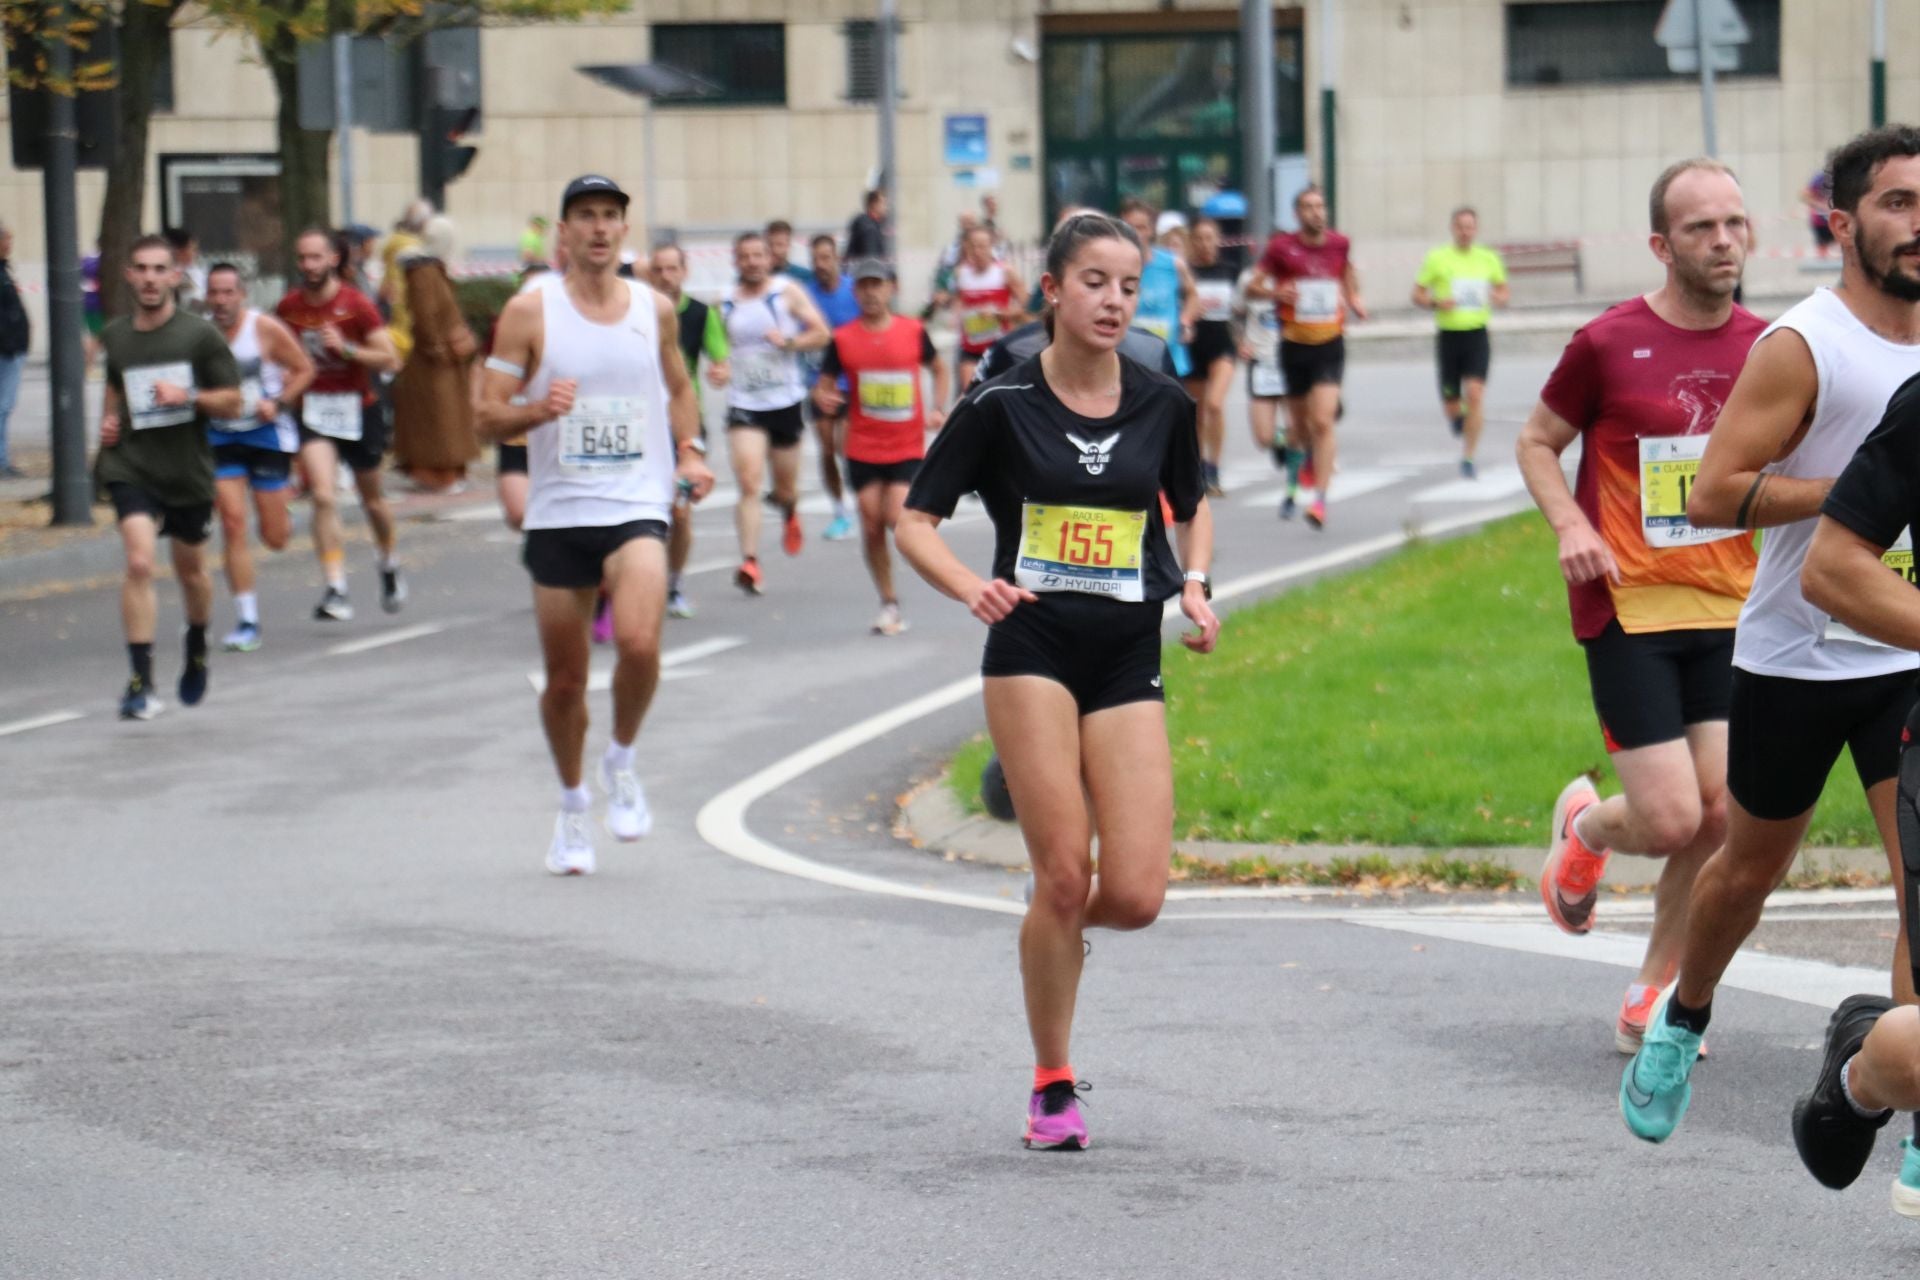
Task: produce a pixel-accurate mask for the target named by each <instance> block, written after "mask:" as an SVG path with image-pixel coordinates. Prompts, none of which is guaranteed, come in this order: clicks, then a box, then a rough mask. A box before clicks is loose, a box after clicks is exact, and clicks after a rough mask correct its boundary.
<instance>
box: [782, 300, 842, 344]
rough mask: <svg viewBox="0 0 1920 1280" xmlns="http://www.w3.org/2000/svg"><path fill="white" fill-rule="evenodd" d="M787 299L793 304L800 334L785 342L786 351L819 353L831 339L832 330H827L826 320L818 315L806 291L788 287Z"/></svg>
mask: <svg viewBox="0 0 1920 1280" xmlns="http://www.w3.org/2000/svg"><path fill="white" fill-rule="evenodd" d="M787 297H788V298H789V299H790V300H791V301H792V303H793V315H794V319H796V320H798V321H799V322H800V325H801V329H800V332H799V333H797V334H795V335H794V336H793V337H792V338H791V339H790V340H789V341H788V342H787V347H788V349H789V350H792V351H819V350H820V349H821V348H823V347H825V346H826V345H827V342H828V341H829V340H830V339H831V338H832V337H833V330H831V329H829V328H827V321H826V318H825V317H824V316H822V315H821V314H820V308H818V307H816V306H814V305H813V299H812V298H809V297H808V296H807V291H806V290H805V289H802V288H800V287H799V286H797V285H790V286H788V288H787Z"/></svg>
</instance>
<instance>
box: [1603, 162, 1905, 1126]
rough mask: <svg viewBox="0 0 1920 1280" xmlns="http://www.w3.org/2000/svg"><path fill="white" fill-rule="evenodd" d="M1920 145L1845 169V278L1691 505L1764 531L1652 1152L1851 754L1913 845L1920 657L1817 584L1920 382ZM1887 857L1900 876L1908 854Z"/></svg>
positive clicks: (1763, 360)
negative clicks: (1860, 457) (1848, 483)
mask: <svg viewBox="0 0 1920 1280" xmlns="http://www.w3.org/2000/svg"><path fill="white" fill-rule="evenodd" d="M1914 144H1915V135H1914V134H1913V132H1912V131H1911V130H1903V129H1887V130H1876V131H1874V132H1872V133H1868V134H1863V135H1862V136H1860V137H1858V138H1855V139H1854V140H1852V141H1851V142H1849V143H1847V144H1846V145H1845V146H1843V147H1841V148H1839V149H1838V150H1837V151H1835V152H1834V153H1833V155H1832V157H1831V158H1830V159H1829V161H1828V170H1829V172H1830V173H1831V175H1832V178H1833V213H1832V218H1831V223H1830V225H1831V226H1832V227H1833V229H1834V234H1835V237H1836V239H1837V240H1838V242H1839V244H1840V246H1841V260H1842V267H1841V276H1840V284H1839V287H1837V288H1833V289H1828V288H1822V289H1819V290H1816V291H1815V292H1814V294H1813V296H1811V297H1809V298H1808V299H1806V300H1805V301H1804V302H1801V303H1799V304H1798V305H1796V306H1795V307H1793V308H1792V309H1791V310H1790V311H1788V312H1787V313H1786V314H1785V315H1783V316H1782V317H1781V318H1780V319H1779V320H1778V321H1776V322H1775V323H1774V324H1773V325H1772V326H1771V327H1769V328H1768V329H1767V331H1766V332H1765V333H1763V334H1762V335H1761V336H1760V338H1759V340H1758V341H1757V342H1756V343H1755V344H1754V348H1753V354H1752V355H1751V356H1750V357H1749V358H1748V360H1747V363H1746V367H1745V369H1744V370H1742V372H1741V374H1740V378H1739V380H1738V381H1737V382H1736V383H1735V384H1734V388H1733V391H1732V393H1731V395H1730V397H1729V398H1728V400H1727V406H1726V408H1725V410H1724V411H1723V412H1722V413H1721V417H1720V425H1719V427H1718V429H1716V430H1715V431H1714V433H1713V435H1712V437H1711V439H1710V440H1709V441H1708V444H1707V449H1706V454H1705V456H1704V457H1703V458H1702V459H1701V463H1700V471H1699V478H1698V480H1697V482H1696V484H1695V486H1694V489H1693V492H1692V494H1691V497H1690V499H1689V501H1688V505H1687V516H1688V518H1689V520H1691V521H1692V523H1693V524H1695V525H1697V526H1710V527H1717V528H1741V529H1765V530H1766V531H1767V532H1766V536H1765V538H1764V540H1763V542H1762V546H1761V551H1760V567H1759V570H1758V572H1757V574H1756V576H1755V578H1754V584H1753V591H1752V593H1751V594H1750V595H1749V596H1748V597H1747V604H1746V607H1745V609H1744V610H1742V612H1741V615H1740V623H1739V627H1738V629H1737V631H1736V632H1735V637H1734V652H1733V665H1734V685H1733V707H1732V714H1731V716H1730V717H1729V720H1728V751H1727V790H1728V793H1729V796H1730V800H1731V802H1730V804H1729V806H1728V821H1727V840H1726V844H1725V845H1723V846H1722V847H1721V849H1720V850H1719V852H1717V853H1715V854H1714V855H1713V857H1711V858H1709V859H1708V860H1707V863H1706V865H1705V866H1704V867H1702V868H1701V870H1700V875H1699V878H1698V879H1697V880H1696V881H1695V882H1694V888H1693V894H1692V897H1691V898H1690V900H1689V904H1688V915H1687V939H1686V946H1685V949H1684V950H1683V952H1682V954H1681V959H1680V973H1679V977H1678V978H1677V979H1676V980H1675V982H1674V985H1673V987H1672V989H1671V990H1670V991H1669V992H1668V999H1667V1000H1666V1002H1665V1004H1664V1007H1663V1008H1660V1009H1657V1010H1656V1011H1655V1013H1654V1016H1653V1017H1652V1018H1651V1019H1650V1020H1649V1023H1648V1026H1647V1033H1646V1039H1645V1040H1644V1041H1643V1042H1642V1044H1641V1048H1640V1052H1639V1054H1637V1055H1636V1056H1635V1058H1634V1060H1633V1061H1632V1062H1630V1063H1629V1064H1628V1065H1627V1069H1626V1072H1625V1073H1624V1074H1623V1075H1622V1077H1621V1081H1620V1109H1621V1113H1622V1115H1623V1116H1624V1117H1625V1119H1626V1121H1627V1127H1628V1128H1629V1129H1630V1130H1632V1131H1633V1133H1634V1134H1636V1135H1637V1136H1639V1137H1641V1138H1644V1139H1646V1140H1648V1141H1650V1142H1661V1141H1664V1140H1665V1139H1666V1138H1667V1137H1668V1136H1669V1135H1671V1134H1672V1132H1673V1130H1674V1128H1675V1127H1676V1126H1677V1125H1678V1124H1679V1123H1680V1118H1681V1117H1682V1116H1683V1115H1684V1114H1685V1113H1686V1109H1687V1103H1688V1101H1689V1100H1690V1098H1691V1085H1690V1083H1689V1077H1690V1075H1691V1072H1692V1070H1693V1064H1694V1061H1695V1060H1696V1059H1697V1057H1698V1056H1699V1050H1700V1038H1701V1035H1702V1034H1703V1033H1704V1032H1705V1030H1706V1025H1707V1019H1708V1016H1709V1014H1710V1012H1711V1004H1712V1000H1713V992H1714V988H1715V986H1716V985H1717V984H1718V983H1719V981H1720V976H1721V974H1722V973H1723V972H1725V970H1726V967H1727V965H1728V963H1729V962H1730V961H1731V960H1732V959H1733V955H1734V952H1735V951H1737V950H1738V949H1739V947H1740V944H1741V943H1742V942H1744V941H1745V940H1746V938H1747V935H1748V934H1750V933H1751V932H1752V931H1753V928H1754V926H1755V925H1756V924H1758V923H1759V921H1760V913H1761V909H1762V908H1763V907H1764V905H1765V903H1766V898H1767V895H1768V894H1769V893H1771V892H1772V890H1773V888H1774V887H1775V886H1776V885H1778V884H1779V883H1780V881H1781V879H1782V878H1783V877H1784V876H1785V875H1786V873H1787V870H1788V869H1789V867H1790V866H1791V865H1792V863H1793V858H1794V854H1795V853H1796V852H1798V850H1799V847H1800V841H1801V839H1802V838H1803V837H1804V836H1805V835H1806V831H1807V824H1808V823H1809V822H1810V821H1811V820H1812V817H1813V808H1814V804H1815V803H1816V802H1817V801H1818V800H1819V798H1820V792H1821V790H1822V789H1823V787H1824V786H1825V785H1826V780H1827V775H1828V774H1829V773H1830V772H1831V771H1832V769H1833V766H1834V764H1835V762H1836V761H1837V760H1838V759H1839V756H1840V752H1841V750H1842V748H1845V749H1846V750H1847V751H1848V753H1849V754H1850V755H1851V756H1852V759H1853V766H1854V770H1855V772H1856V773H1857V774H1858V776H1859V779H1860V784H1861V786H1862V787H1863V788H1865V790H1866V794H1867V803H1868V805H1869V807H1870V808H1871V809H1872V810H1873V817H1874V823H1875V825H1876V826H1877V827H1878V828H1879V831H1880V838H1881V841H1882V843H1883V844H1884V845H1885V847H1886V848H1887V849H1888V850H1889V851H1895V850H1897V849H1898V848H1899V831H1898V826H1897V823H1896V818H1895V809H1896V803H1895V801H1896V789H1897V787H1896V780H1897V775H1898V773H1899V767H1900V766H1899V751H1900V734H1901V730H1902V727H1903V726H1904V724H1905V723H1906V720H1907V716H1908V714H1909V712H1910V711H1911V710H1912V709H1913V706H1914V672H1915V668H1916V667H1920V655H1916V654H1914V653H1912V652H1906V651H1902V650H1899V649H1893V648H1889V647H1888V646H1886V645H1884V644H1881V643H1879V642H1877V641H1874V640H1870V639H1868V638H1867V637H1865V636H1863V635H1861V634H1859V633H1858V632H1856V631H1853V630H1851V629H1850V628H1847V627H1845V626H1843V625H1841V624H1839V623H1837V622H1835V621H1834V620H1833V619H1832V618H1830V617H1829V616H1828V615H1827V614H1826V613H1825V612H1824V611H1823V610H1821V609H1820V608H1818V607H1817V606H1816V605H1814V604H1812V603H1810V602H1809V601H1808V600H1807V598H1806V596H1805V595H1804V594H1802V591H1801V587H1800V579H1801V570H1802V567H1803V565H1804V563H1805V561H1806V558H1807V548H1808V544H1809V543H1810V542H1811V540H1812V538H1813V531H1814V528H1815V524H1816V517H1817V516H1818V515H1819V514H1820V508H1821V504H1822V502H1823V501H1825V499H1826V497H1827V493H1828V491H1829V490H1830V489H1832V488H1833V486H1834V480H1835V478H1836V477H1837V476H1839V474H1840V473H1841V471H1842V470H1843V469H1844V468H1845V467H1846V466H1847V463H1848V462H1849V460H1851V459H1852V457H1853V455H1854V452H1855V450H1857V449H1858V448H1859V447H1860V445H1861V442H1862V441H1864V440H1865V439H1866V437H1867V434H1868V433H1869V432H1870V431H1872V430H1873V428H1874V427H1875V426H1877V425H1878V424H1879V422H1880V419H1881V417H1882V416H1883V415H1884V413H1885V412H1886V408H1887V401H1888V400H1889V399H1890V398H1891V397H1892V395H1893V393H1894V391H1895V390H1896V389H1898V388H1899V386H1900V385H1901V384H1902V383H1904V382H1905V381H1906V380H1907V379H1908V378H1910V377H1912V376H1914V375H1915V374H1916V373H1920V245H1916V230H1915V212H1914V205H1915V202H1916V200H1920V146H1916V145H1914ZM1908 563H1909V564H1910V563H1911V558H1910V553H1909V559H1908ZM1889 865H1890V866H1891V868H1892V871H1893V875H1894V877H1895V882H1896V884H1897V883H1899V879H1900V873H1901V863H1900V860H1899V858H1898V856H1897V854H1892V853H1891V852H1890V856H1889ZM1897 896H1900V897H1901V900H1902V904H1903V905H1902V911H1903V913H1904V910H1905V907H1904V895H1897ZM1899 939H1900V940H1899V942H1898V943H1897V944H1896V950H1895V955H1894V965H1893V989H1894V993H1895V995H1896V996H1897V997H1899V998H1900V999H1902V1000H1903V1001H1907V1002H1911V1001H1912V1000H1913V998H1914V997H1913V981H1912V974H1911V971H1910V969H1909V966H1908V963H1907V944H1906V934H1905V930H1904V928H1903V929H1902V930H1901V931H1900V934H1899ZM1855 1030H1856V1031H1857V1033H1858V1034H1859V1035H1864V1034H1865V1028H1864V1026H1862V1027H1858V1028H1856V1029H1855Z"/></svg>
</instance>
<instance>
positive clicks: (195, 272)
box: [164, 227, 207, 316]
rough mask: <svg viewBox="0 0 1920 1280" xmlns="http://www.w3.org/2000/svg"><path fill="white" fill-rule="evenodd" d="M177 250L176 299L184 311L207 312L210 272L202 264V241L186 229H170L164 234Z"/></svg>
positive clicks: (199, 313)
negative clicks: (177, 276)
mask: <svg viewBox="0 0 1920 1280" xmlns="http://www.w3.org/2000/svg"><path fill="white" fill-rule="evenodd" d="M164 234H165V235H166V237H167V244H168V245H169V246H170V247H171V248H172V249H173V269H174V270H175V271H177V272H179V274H180V281H179V283H178V284H176V285H174V286H173V299H174V302H175V304H176V305H178V306H179V307H180V309H181V310H183V311H191V312H193V314H195V315H197V316H199V315H205V314H206V313H207V269H206V268H205V267H203V266H201V265H200V241H199V240H198V239H197V238H195V236H194V234H193V232H191V231H189V230H187V229H186V228H185V227H168V228H167V230H166V232H165V233H164Z"/></svg>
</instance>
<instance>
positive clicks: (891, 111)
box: [874, 0, 900, 200]
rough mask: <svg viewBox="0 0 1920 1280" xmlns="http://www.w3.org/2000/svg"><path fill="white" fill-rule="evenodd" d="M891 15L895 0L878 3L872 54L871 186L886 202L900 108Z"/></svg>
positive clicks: (894, 23)
mask: <svg viewBox="0 0 1920 1280" xmlns="http://www.w3.org/2000/svg"><path fill="white" fill-rule="evenodd" d="M895 12H896V3H895V0H880V20H879V23H878V25H877V26H876V27H875V28H874V42H875V48H874V53H875V55H876V57H875V60H876V61H877V62H878V64H879V66H878V68H877V69H878V71H879V75H878V76H877V77H876V79H877V81H878V84H877V86H876V87H877V89H878V92H879V98H880V113H879V114H880V181H879V182H877V183H876V184H875V185H876V186H878V187H879V188H880V190H882V191H884V192H886V193H887V197H888V199H889V200H891V199H892V197H893V190H894V186H895V184H896V183H897V182H898V175H896V174H895V173H894V170H893V155H894V137H895V130H896V125H897V121H896V119H895V117H896V115H897V113H898V111H899V107H900V103H899V96H900V90H899V80H898V71H899V67H898V64H897V63H895V61H894V41H895V38H896V36H897V34H898V32H897V31H896V27H897V25H898V19H897V18H896V17H895Z"/></svg>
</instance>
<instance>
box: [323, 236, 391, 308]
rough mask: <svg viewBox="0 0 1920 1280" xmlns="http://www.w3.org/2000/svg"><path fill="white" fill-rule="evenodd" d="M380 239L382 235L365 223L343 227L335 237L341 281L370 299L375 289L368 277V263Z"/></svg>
mask: <svg viewBox="0 0 1920 1280" xmlns="http://www.w3.org/2000/svg"><path fill="white" fill-rule="evenodd" d="M379 238H380V233H379V232H378V231H375V230H374V229H373V228H372V227H370V226H368V225H366V224H365V223H364V222H356V223H354V224H353V225H352V226H350V227H342V228H341V229H340V230H339V231H338V232H336V233H335V234H334V237H333V239H334V250H335V252H337V253H338V254H339V255H340V279H341V280H342V281H343V282H345V283H347V284H350V285H352V286H353V287H354V288H356V289H358V290H359V291H360V292H362V293H364V294H366V295H367V296H368V297H369V298H371V297H372V296H373V293H374V289H373V281H372V280H371V279H369V278H368V276H367V262H368V260H369V259H370V258H372V256H373V242H374V241H376V240H378V239H379Z"/></svg>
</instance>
